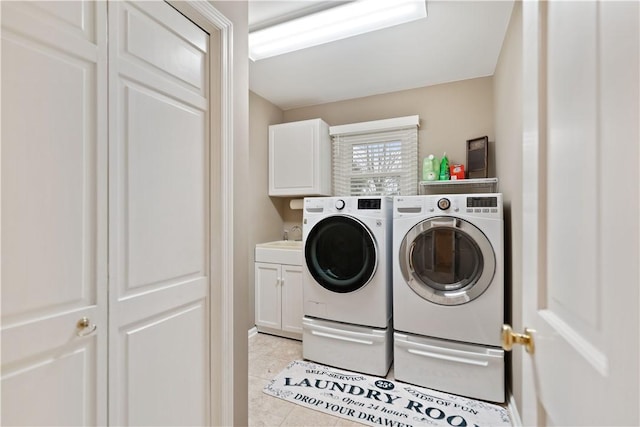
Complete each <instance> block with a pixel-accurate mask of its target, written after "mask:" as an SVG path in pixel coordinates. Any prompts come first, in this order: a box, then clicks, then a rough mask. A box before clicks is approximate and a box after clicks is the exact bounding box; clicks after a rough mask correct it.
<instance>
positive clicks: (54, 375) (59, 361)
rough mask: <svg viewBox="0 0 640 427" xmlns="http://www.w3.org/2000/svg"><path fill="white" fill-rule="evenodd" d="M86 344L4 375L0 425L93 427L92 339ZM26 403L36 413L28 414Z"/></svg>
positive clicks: (93, 357) (93, 355)
mask: <svg viewBox="0 0 640 427" xmlns="http://www.w3.org/2000/svg"><path fill="white" fill-rule="evenodd" d="M85 344H86V345H84V346H81V347H77V348H74V347H72V346H69V347H67V348H65V349H64V351H61V352H60V353H59V354H55V355H51V356H49V357H44V358H38V359H37V360H35V361H34V362H32V363H30V364H29V365H28V366H26V367H25V368H24V369H22V370H18V371H16V372H11V373H3V378H2V395H3V408H2V422H3V425H30V426H49V425H52V424H54V423H55V424H56V425H61V426H74V425H75V426H80V425H85V426H86V425H94V424H95V422H96V410H95V403H94V402H95V400H96V388H95V385H94V384H92V382H91V381H90V380H89V379H90V378H91V377H92V376H93V372H94V371H95V369H96V365H95V360H96V358H97V355H96V341H95V337H93V338H87V342H86V343H85ZM43 378H46V381H43V380H42V379H43ZM70 396H77V397H79V398H80V400H75V399H70V398H69V397H70ZM25 402H28V404H30V405H31V404H33V403H34V402H37V409H35V408H33V407H32V408H31V410H29V409H28V408H26V407H25Z"/></svg>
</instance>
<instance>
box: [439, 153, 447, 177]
mask: <svg viewBox="0 0 640 427" xmlns="http://www.w3.org/2000/svg"><path fill="white" fill-rule="evenodd" d="M440 180H441V181H448V180H449V159H448V158H447V152H446V151H445V152H444V154H443V155H442V160H440Z"/></svg>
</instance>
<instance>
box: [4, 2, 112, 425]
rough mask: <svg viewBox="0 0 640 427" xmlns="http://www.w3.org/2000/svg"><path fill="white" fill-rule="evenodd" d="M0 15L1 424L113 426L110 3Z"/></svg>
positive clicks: (32, 5) (31, 5) (12, 6)
mask: <svg viewBox="0 0 640 427" xmlns="http://www.w3.org/2000/svg"><path fill="white" fill-rule="evenodd" d="M1 8H2V11H1V14H2V83H1V84H2V319H1V323H2V384H1V385H2V408H1V410H2V412H1V414H2V416H1V419H0V424H2V425H47V426H52V425H64V426H71V425H83V426H89V425H104V424H105V423H106V422H107V401H106V386H107V369H106V368H107V360H106V355H107V312H106V307H107V264H106V261H107V215H106V213H107V145H106V144H107V138H106V135H107V128H106V126H107V96H106V95H107V78H106V65H107V62H106V55H107V51H106V49H107V41H106V26H105V25H104V24H103V23H104V22H106V5H105V3H103V2H80V1H73V2H42V3H40V2H2V4H1ZM83 317H86V318H87V319H88V320H87V327H86V328H78V327H77V325H78V321H79V320H80V319H81V318H83Z"/></svg>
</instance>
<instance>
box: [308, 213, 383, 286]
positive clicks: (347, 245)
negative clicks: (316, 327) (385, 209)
mask: <svg viewBox="0 0 640 427" xmlns="http://www.w3.org/2000/svg"><path fill="white" fill-rule="evenodd" d="M304 256H305V261H306V263H307V268H308V269H309V272H310V273H311V275H312V276H313V278H314V279H315V280H316V282H318V283H319V284H320V285H321V286H322V287H324V288H325V289H328V290H330V291H332V292H339V293H346V292H353V291H355V290H357V289H360V288H361V287H363V286H364V285H366V284H367V283H368V282H369V280H371V278H372V277H373V274H374V273H375V271H376V267H377V259H378V256H377V253H376V245H375V241H374V239H373V236H372V235H371V233H370V232H369V230H368V228H367V227H366V226H365V225H364V224H363V223H362V222H360V221H358V220H357V219H354V218H351V217H347V216H340V215H336V216H330V217H327V218H324V219H323V220H321V221H319V222H318V223H317V224H316V225H315V226H314V227H313V228H312V229H311V231H310V232H309V235H308V236H307V239H306V241H305V246H304Z"/></svg>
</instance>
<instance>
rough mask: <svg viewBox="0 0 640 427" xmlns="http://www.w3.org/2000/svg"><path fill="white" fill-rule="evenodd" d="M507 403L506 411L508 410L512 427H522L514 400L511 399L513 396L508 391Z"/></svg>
mask: <svg viewBox="0 0 640 427" xmlns="http://www.w3.org/2000/svg"><path fill="white" fill-rule="evenodd" d="M508 396H509V401H508V402H507V409H508V410H509V416H510V417H511V422H512V423H513V427H522V418H520V412H518V406H517V405H516V400H515V399H514V398H513V394H511V391H509V395H508Z"/></svg>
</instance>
